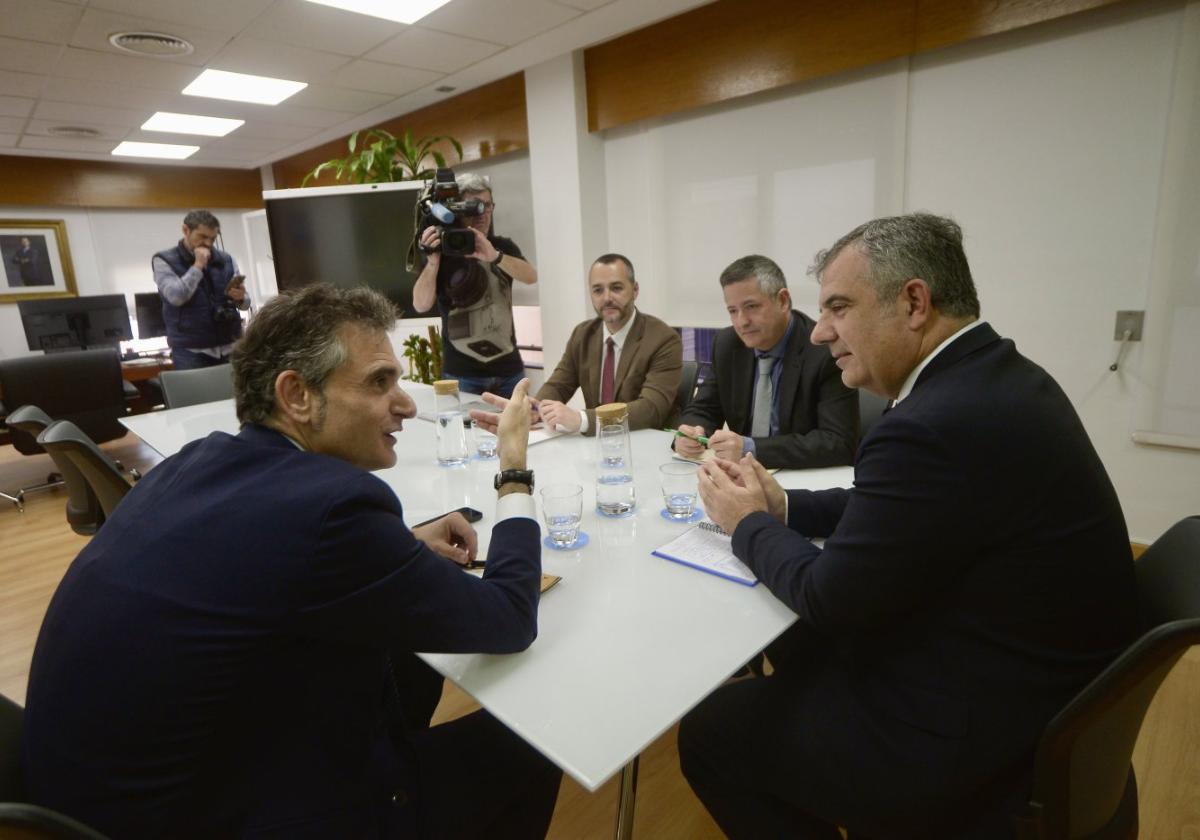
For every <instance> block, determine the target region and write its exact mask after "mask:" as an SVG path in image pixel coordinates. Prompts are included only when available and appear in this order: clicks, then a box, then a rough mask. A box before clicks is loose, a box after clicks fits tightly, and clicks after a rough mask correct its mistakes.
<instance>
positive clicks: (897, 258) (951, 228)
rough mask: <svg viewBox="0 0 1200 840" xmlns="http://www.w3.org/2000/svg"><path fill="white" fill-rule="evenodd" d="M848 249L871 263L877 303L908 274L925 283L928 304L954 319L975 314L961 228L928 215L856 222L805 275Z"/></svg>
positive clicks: (889, 295)
mask: <svg viewBox="0 0 1200 840" xmlns="http://www.w3.org/2000/svg"><path fill="white" fill-rule="evenodd" d="M847 247H853V248H855V249H856V250H857V251H858V253H860V254H861V255H862V256H863V257H864V258H865V259H866V261H867V265H868V266H870V281H871V286H872V287H873V288H874V289H875V294H876V295H877V296H878V298H879V300H880V301H883V302H889V301H893V300H895V299H896V297H897V296H898V295H899V294H900V289H901V288H902V287H903V286H904V284H905V283H907V282H908V281H909V280H912V279H913V278H919V279H921V280H924V281H925V282H926V283H927V284H928V285H929V292H930V296H931V298H932V301H933V305H934V306H935V307H936V308H937V309H938V310H939V311H940V312H943V313H945V314H947V315H950V316H952V317H955V318H966V317H975V318H978V317H979V294H978V293H977V292H976V291H975V281H974V280H972V279H971V267H970V266H969V265H968V264H967V255H966V253H965V252H964V251H963V239H962V228H961V227H959V226H958V223H957V222H955V221H954V220H953V219H950V218H948V217H945V216H935V215H933V214H932V213H910V214H908V215H906V216H888V217H885V218H882V219H874V220H872V221H870V222H867V223H866V224H862V225H859V226H858V227H856V228H855V229H854V230H852V231H850V232H849V233H847V234H846V235H845V236H843V237H842V238H841V239H839V240H838V241H837V242H835V243H833V246H832V247H831V248H828V249H827V250H824V251H818V252H817V255H816V257H815V258H814V261H813V265H812V267H811V268H810V269H809V270H808V273H809V274H812V275H814V276H815V277H817V279H820V278H821V275H823V274H824V273H825V270H826V269H827V268H829V264H830V263H832V262H833V261H834V259H835V258H836V257H837V255H838V254H840V253H841V252H842V251H843V250H844V249H846V248H847Z"/></svg>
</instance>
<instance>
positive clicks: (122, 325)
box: [17, 295, 133, 353]
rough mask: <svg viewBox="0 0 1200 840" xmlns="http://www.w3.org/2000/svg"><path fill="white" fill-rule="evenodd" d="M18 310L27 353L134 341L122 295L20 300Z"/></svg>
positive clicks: (114, 344)
mask: <svg viewBox="0 0 1200 840" xmlns="http://www.w3.org/2000/svg"><path fill="white" fill-rule="evenodd" d="M17 308H18V310H19V311H20V313H21V325H22V326H23V327H24V328H25V341H26V343H27V344H28V345H29V349H30V350H45V351H46V352H47V353H53V352H55V351H59V350H86V349H88V348H91V347H117V346H119V345H120V343H121V342H122V341H131V340H132V339H133V330H131V329H130V326H129V308H128V307H127V306H126V305H125V295H88V296H86V297H73V298H50V299H48V300H22V301H18V302H17Z"/></svg>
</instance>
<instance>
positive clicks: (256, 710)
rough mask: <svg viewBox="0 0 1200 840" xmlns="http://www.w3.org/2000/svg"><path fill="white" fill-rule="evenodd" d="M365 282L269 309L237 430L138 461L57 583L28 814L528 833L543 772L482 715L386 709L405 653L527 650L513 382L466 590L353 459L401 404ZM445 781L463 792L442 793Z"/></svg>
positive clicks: (152, 827)
mask: <svg viewBox="0 0 1200 840" xmlns="http://www.w3.org/2000/svg"><path fill="white" fill-rule="evenodd" d="M395 317H396V314H395V310H394V308H393V307H392V305H391V304H390V303H389V302H388V301H387V300H386V299H385V298H384V297H382V296H381V295H379V294H378V293H377V292H374V291H371V290H369V289H366V288H356V289H350V290H347V289H334V288H330V287H328V286H323V285H314V286H309V287H306V288H304V289H301V290H299V291H297V292H295V293H285V294H283V295H280V296H279V297H277V298H275V299H273V300H271V301H270V302H269V303H267V304H266V305H265V306H264V307H263V308H262V310H261V311H260V312H259V314H258V316H257V317H256V318H255V319H254V320H253V321H252V322H251V324H250V327H249V329H248V330H247V332H246V335H245V337H244V338H243V339H242V340H241V341H240V342H239V343H238V345H237V348H236V349H235V350H234V354H233V375H234V384H235V390H236V400H237V413H238V419H239V420H240V421H241V423H242V429H241V432H240V433H239V434H238V435H236V436H231V435H228V434H224V433H222V432H214V433H212V434H210V435H209V436H208V437H206V438H204V439H202V440H199V441H195V442H193V443H190V444H188V445H187V446H185V447H184V448H183V449H182V450H180V452H179V453H178V454H176V455H174V456H172V457H170V458H168V459H166V460H165V461H163V462H162V463H161V464H160V465H159V466H157V467H155V468H154V470H152V471H151V472H150V473H149V474H148V475H147V476H146V477H145V478H144V479H143V480H142V481H140V482H138V484H137V485H136V486H135V487H134V488H133V489H132V490H131V491H130V493H129V495H128V496H126V497H125V499H124V500H122V502H121V505H120V507H119V508H118V509H117V510H116V512H115V513H114V515H113V516H112V518H110V519H109V520H108V521H107V522H105V523H104V527H103V528H102V529H101V530H100V531H99V533H98V534H97V535H96V536H95V537H93V538H92V541H91V542H90V543H89V544H88V546H87V547H86V548H85V549H84V550H83V551H82V552H81V553H80V555H79V557H77V558H76V559H75V562H74V563H73V564H72V565H71V567H70V569H68V571H67V574H66V576H65V577H64V578H63V581H62V583H61V584H60V585H59V588H58V591H57V592H56V593H55V595H54V598H53V600H52V601H51V603H50V607H49V609H48V611H47V613H46V618H45V621H44V623H43V625H42V630H41V634H40V635H39V637H38V642H37V648H36V650H35V652H34V657H33V665H32V667H31V671H30V681H29V695H28V704H27V708H26V712H25V726H24V738H25V742H24V757H25V765H26V772H27V778H28V784H29V790H30V795H31V797H32V801H34V802H36V803H39V804H42V805H46V806H49V807H51V808H54V809H56V810H58V811H62V812H64V813H66V814H68V815H70V816H73V817H76V818H78V819H80V820H82V821H84V822H86V823H88V824H90V825H92V826H93V827H95V828H97V829H99V830H101V831H103V832H105V833H106V834H109V835H111V836H113V837H287V838H327V837H371V838H385V837H386V838H399V837H403V838H410V837H430V838H435V837H541V836H543V835H544V834H545V832H546V827H547V826H548V824H549V821H550V816H551V813H552V811H553V809H554V802H555V799H556V796H557V793H558V784H559V780H560V778H561V773H560V772H559V771H558V769H557V768H555V767H554V766H553V765H551V764H550V763H549V762H547V761H546V760H545V759H544V758H542V757H541V756H540V755H539V754H538V753H536V752H535V751H534V750H533V749H531V748H530V747H529V746H528V745H527V744H525V743H524V742H523V741H522V740H521V739H520V738H518V737H517V736H516V735H514V734H513V733H511V732H510V731H509V730H507V729H506V728H505V727H504V726H502V725H501V724H500V723H499V722H497V721H496V720H495V719H494V718H492V717H491V716H490V715H488V714H487V713H486V712H483V711H480V712H476V713H474V714H471V715H468V716H466V717H463V718H460V719H458V720H455V721H453V722H450V723H446V724H442V725H440V726H436V727H433V728H431V729H419V728H413V727H409V726H406V725H405V721H403V720H402V719H401V717H400V714H399V709H400V706H401V703H402V702H403V697H402V696H401V692H406V690H407V689H408V688H409V686H406V685H405V684H403V683H400V684H399V685H397V684H396V681H394V680H393V678H392V674H391V667H390V666H391V662H390V660H391V658H392V657H393V656H395V655H397V654H403V653H406V652H410V651H417V650H420V651H449V652H473V651H479V652H485V653H514V652H517V651H521V650H524V649H525V648H526V647H528V646H529V644H530V643H531V642H532V641H533V639H534V637H535V636H536V635H537V606H538V588H539V584H540V581H541V562H540V557H541V545H540V541H539V528H538V524H537V521H536V519H535V518H534V506H533V500H532V498H531V497H530V488H531V486H532V481H533V476H532V473H530V472H528V471H527V470H526V469H525V467H526V460H525V448H526V445H527V441H528V434H529V433H528V428H529V424H528V412H529V401H528V398H527V397H526V395H525V389H526V388H527V387H528V383H526V382H523V383H521V384H519V385H518V386H517V390H516V393H515V394H514V399H513V400H512V408H511V410H510V411H508V412H506V413H505V414H504V415H502V416H501V418H500V429H499V448H498V453H499V458H500V467H501V469H502V470H503V472H502V473H501V474H500V475H499V476H497V485H498V487H499V496H500V498H499V500H498V503H497V505H496V519H497V522H496V524H495V526H494V527H493V530H492V541H491V546H490V549H489V551H488V557H487V568H486V571H485V572H484V574H483V577H482V578H481V579H480V578H476V577H474V576H472V575H468V574H465V573H464V572H463V571H462V570H461V568H460V565H459V564H461V563H465V562H467V561H468V560H469V559H473V558H474V555H475V552H476V546H477V538H476V535H475V532H474V530H473V529H472V528H471V526H469V525H468V524H467V523H466V521H465V520H464V519H463V518H462V516H461V515H460V514H458V513H453V514H450V515H448V516H445V517H443V518H441V519H439V520H437V521H435V522H433V523H431V524H429V525H425V526H421V527H417V528H415V529H412V530H410V529H409V528H408V527H407V526H406V525H405V523H404V519H403V512H402V511H401V508H400V503H399V502H398V500H397V499H396V496H395V494H394V493H393V492H392V491H391V489H390V488H389V487H388V486H387V485H386V484H384V483H383V482H382V481H380V480H379V479H378V478H376V477H375V476H373V475H371V474H370V473H369V472H368V470H377V469H382V468H385V467H390V466H392V465H394V464H395V463H396V455H395V452H394V451H393V449H394V447H395V445H396V440H395V438H394V434H395V433H396V432H399V431H400V430H401V429H402V427H403V422H404V420H405V419H408V418H411V417H413V416H414V415H415V413H416V410H415V406H414V404H413V401H412V399H411V398H410V397H409V396H408V394H406V393H405V392H404V391H402V390H401V389H400V388H399V386H398V382H397V379H398V377H399V375H400V364H399V362H398V361H397V359H396V356H395V354H394V352H393V350H392V344H391V341H390V339H389V337H388V330H389V329H391V328H392V327H393V326H394V324H395ZM464 780H469V782H470V784H469V785H468V786H466V787H464Z"/></svg>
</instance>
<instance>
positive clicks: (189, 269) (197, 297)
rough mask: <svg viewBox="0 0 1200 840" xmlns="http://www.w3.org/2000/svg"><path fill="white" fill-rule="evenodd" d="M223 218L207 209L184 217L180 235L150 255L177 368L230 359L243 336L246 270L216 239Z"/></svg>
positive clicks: (194, 366) (248, 301)
mask: <svg viewBox="0 0 1200 840" xmlns="http://www.w3.org/2000/svg"><path fill="white" fill-rule="evenodd" d="M220 232H221V223H220V222H218V221H217V217H216V216H214V215H213V214H212V213H210V212H208V211H207V210H193V211H191V212H190V213H188V214H187V215H186V216H184V218H183V238H182V239H180V240H179V243H178V244H177V245H176V246H175V247H174V248H169V249H167V250H165V251H159V252H158V253H157V254H155V255H154V259H153V260H151V265H152V267H153V268H154V283H155V285H157V286H158V292H159V294H160V295H162V299H163V320H164V321H165V322H166V325H167V344H168V345H170V347H171V358H172V359H173V360H174V362H175V369H176V370H189V369H192V368H202V367H212V366H213V365H224V364H228V363H229V354H230V353H231V352H232V351H233V343H234V342H235V341H237V340H238V338H240V337H241V335H242V315H241V310H246V309H249V308H250V299H249V297H247V295H246V286H245V279H246V278H245V275H243V274H242V273H241V272H239V271H238V267H237V263H235V262H234V259H233V256H232V255H231V254H227V253H225V252H224V251H221V250H218V249H217V247H216V245H215V243H216V239H217V236H218V235H220Z"/></svg>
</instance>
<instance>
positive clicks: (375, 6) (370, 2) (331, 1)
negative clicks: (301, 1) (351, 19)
mask: <svg viewBox="0 0 1200 840" xmlns="http://www.w3.org/2000/svg"><path fill="white" fill-rule="evenodd" d="M308 2H310V3H316V4H317V5H319V6H332V7H333V8H335V9H345V10H346V11H347V12H355V13H356V14H360V15H370V16H371V17H377V18H383V19H384V20H394V21H396V23H414V22H416V21H418V20H420V19H421V18H423V17H425V15H427V14H429V13H430V12H432V11H433V10H434V9H437V8H440V7H442V6H444V5H446V3H448V2H449V0H308Z"/></svg>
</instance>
